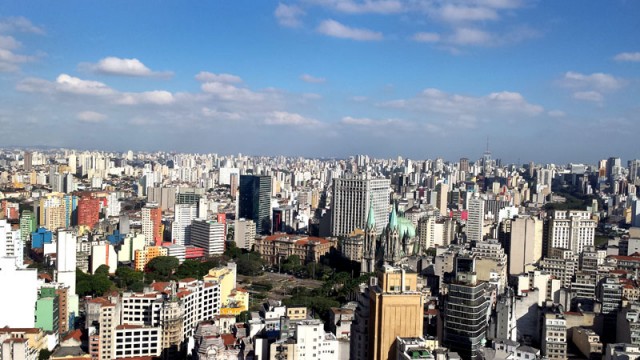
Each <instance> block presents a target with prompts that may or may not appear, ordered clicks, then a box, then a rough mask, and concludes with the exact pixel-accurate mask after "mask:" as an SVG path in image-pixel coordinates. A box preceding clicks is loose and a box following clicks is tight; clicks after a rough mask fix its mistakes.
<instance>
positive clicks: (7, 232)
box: [0, 220, 25, 267]
mask: <svg viewBox="0 0 640 360" xmlns="http://www.w3.org/2000/svg"><path fill="white" fill-rule="evenodd" d="M24 246H25V244H24V243H23V242H22V236H21V230H20V229H15V230H13V229H12V227H11V224H9V223H8V222H7V220H0V257H11V258H15V261H16V266H18V267H22V266H23V265H24Z"/></svg>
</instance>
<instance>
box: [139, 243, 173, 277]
mask: <svg viewBox="0 0 640 360" xmlns="http://www.w3.org/2000/svg"><path fill="white" fill-rule="evenodd" d="M158 256H167V248H163V247H162V246H145V247H144V249H142V250H136V257H135V262H134V267H135V269H136V270H137V271H144V269H145V268H146V267H147V264H148V263H149V261H151V259H153V258H156V257H158Z"/></svg>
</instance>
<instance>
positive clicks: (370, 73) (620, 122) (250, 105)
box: [0, 0, 640, 163]
mask: <svg viewBox="0 0 640 360" xmlns="http://www.w3.org/2000/svg"><path fill="white" fill-rule="evenodd" d="M639 14H640V4H639V3H638V2H634V1H608V2H584V1H562V2H538V1H531V2H530V1H518V0H477V1H455V2H439V1H400V0H386V1H374V0H368V1H351V0H346V1H334V0H306V1H288V2H274V1H259V2H256V1H233V2H217V1H210V2H198V3H190V4H185V3H182V2H163V3H161V4H159V3H157V2H153V1H135V2H128V1H127V2H125V1H110V2H108V3H88V2H84V1H66V2H44V3H38V4H37V6H36V5H35V3H34V2H30V1H3V2H2V3H1V4H0V15H1V17H0V55H1V56H0V71H1V73H0V91H2V94H3V96H2V97H0V107H1V108H2V110H1V111H0V124H1V127H2V131H1V132H0V134H1V135H2V137H3V139H4V140H3V143H4V144H5V145H25V146H28V145H48V146H64V147H72V148H84V149H105V150H119V151H124V150H127V149H130V148H131V149H134V150H167V151H180V152H219V153H238V152H242V153H249V154H255V155H261V154H265V155H277V154H283V155H302V156H311V157H317V156H335V157H346V156H348V155H352V154H357V153H363V154H369V155H372V156H378V157H392V156H396V155H399V154H400V155H403V156H406V157H413V158H426V157H435V156H442V157H445V158H449V159H457V158H459V157H461V156H468V157H471V158H475V157H477V156H480V154H481V153H482V151H484V148H485V141H486V138H487V137H489V138H490V141H491V150H492V151H493V153H494V155H495V156H496V157H501V158H503V159H504V160H505V161H510V162H515V161H517V160H518V159H520V160H521V161H522V162H527V161H530V160H535V161H541V162H545V161H546V162H569V161H576V162H590V163H593V162H595V161H596V160H597V159H600V158H604V157H607V156H612V155H615V156H621V157H622V158H624V159H630V158H633V156H635V154H632V151H633V150H636V148H635V147H634V146H632V145H631V144H633V142H634V141H635V132H634V131H632V130H633V129H634V128H635V127H636V125H635V124H637V122H638V120H639V119H638V103H637V99H638V98H639V95H640V94H639V92H638V89H639V88H640V87H639V85H638V74H639V71H640V44H639V41H640V40H639V39H638V36H637V34H638V33H640V31H639V30H640V29H639V28H638V26H639V23H638V21H637V19H638V15H639Z"/></svg>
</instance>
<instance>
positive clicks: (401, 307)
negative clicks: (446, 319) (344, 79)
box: [369, 265, 424, 360]
mask: <svg viewBox="0 0 640 360" xmlns="http://www.w3.org/2000/svg"><path fill="white" fill-rule="evenodd" d="M417 281H418V276H417V274H415V273H410V272H407V271H405V270H404V269H400V268H396V267H392V266H389V265H385V266H383V268H382V271H380V272H379V273H378V279H377V284H375V285H373V286H370V287H369V292H370V299H371V303H370V318H369V355H370V357H369V358H370V359H374V360H385V359H394V358H395V356H396V344H395V342H396V337H398V336H400V337H419V336H422V333H423V317H424V316H423V314H424V302H423V300H422V293H420V292H419V291H418V283H417Z"/></svg>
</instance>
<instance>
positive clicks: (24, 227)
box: [20, 210, 38, 244]
mask: <svg viewBox="0 0 640 360" xmlns="http://www.w3.org/2000/svg"><path fill="white" fill-rule="evenodd" d="M37 228H38V224H37V222H36V215H35V214H34V213H33V212H32V211H31V210H24V211H23V212H22V214H21V215H20V237H21V239H22V242H23V243H24V244H26V243H27V241H29V240H31V237H30V235H31V233H32V232H34V231H36V229H37Z"/></svg>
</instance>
